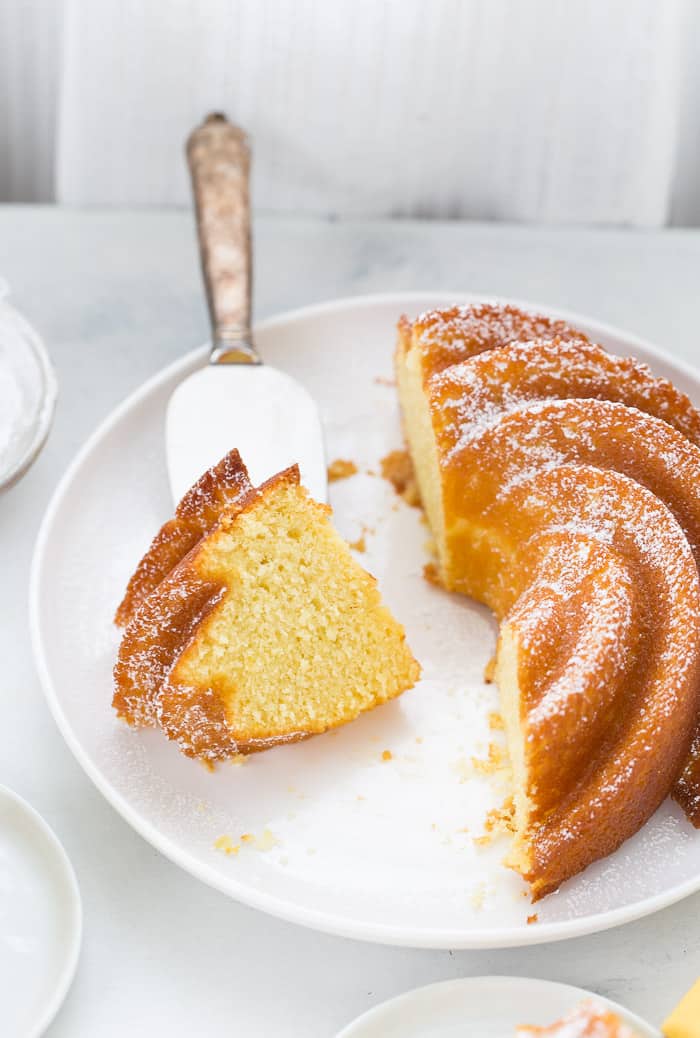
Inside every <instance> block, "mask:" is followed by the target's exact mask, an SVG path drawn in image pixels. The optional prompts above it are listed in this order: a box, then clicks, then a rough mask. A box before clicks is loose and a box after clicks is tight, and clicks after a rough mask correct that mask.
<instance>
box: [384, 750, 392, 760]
mask: <svg viewBox="0 0 700 1038" xmlns="http://www.w3.org/2000/svg"><path fill="white" fill-rule="evenodd" d="M393 756H394V755H393V753H392V752H391V750H383V751H382V760H391V759H392V758H393Z"/></svg>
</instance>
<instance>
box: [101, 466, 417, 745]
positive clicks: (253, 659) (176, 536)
mask: <svg viewBox="0 0 700 1038" xmlns="http://www.w3.org/2000/svg"><path fill="white" fill-rule="evenodd" d="M329 515H330V509H329V508H328V507H327V506H325V505H321V504H318V503H317V502H315V501H313V500H312V499H311V498H310V497H309V495H308V493H307V491H306V490H305V489H304V488H303V487H302V486H301V485H300V484H299V473H298V470H297V468H296V467H292V468H290V469H287V470H286V471H285V472H281V473H279V474H278V475H277V476H274V477H273V478H272V479H270V480H268V481H267V482H266V483H264V484H263V485H262V486H261V487H260V488H258V489H255V488H253V487H252V486H251V484H250V482H249V480H248V476H247V473H246V470H245V467H244V466H243V463H242V462H241V459H240V457H239V456H238V454H237V452H235V451H233V452H231V453H230V454H229V455H228V456H227V457H226V458H224V459H223V461H222V462H221V463H220V464H219V465H218V466H217V467H216V468H215V469H213V470H211V471H210V472H209V473H207V474H206V475H205V476H203V477H202V479H201V480H200V481H199V482H198V483H197V484H196V485H195V486H194V487H193V488H192V490H190V491H189V493H188V494H187V495H186V496H185V498H184V499H183V501H182V502H181V504H180V506H179V507H178V509H177V512H176V516H175V519H174V520H172V521H171V522H170V523H166V525H165V526H164V527H163V529H162V530H161V531H160V533H159V534H158V535H157V536H156V538H155V540H154V541H153V544H152V546H151V548H150V549H149V551H148V552H147V553H146V555H145V557H144V559H143V560H142V561H141V563H140V564H139V566H138V568H137V570H136V573H135V574H134V577H133V578H132V580H131V581H130V583H129V587H128V589H127V593H126V597H125V599H124V601H123V602H122V603H121V605H120V607H119V609H118V611H117V619H118V621H121V622H126V624H127V626H126V630H125V632H124V635H123V638H122V642H121V646H120V648H119V655H118V659H117V663H116V666H115V669H114V679H115V692H114V699H113V705H114V707H115V709H116V710H117V712H118V714H119V715H120V716H121V717H123V718H125V719H126V720H127V721H128V722H129V723H130V724H135V725H149V724H150V725H153V724H157V725H159V726H160V727H161V728H162V729H163V731H164V732H165V733H166V735H168V737H169V738H171V739H174V740H176V741H177V743H178V744H179V746H180V748H181V750H182V751H183V752H184V753H185V754H187V755H188V756H192V757H199V758H202V759H205V760H209V761H212V760H217V759H224V758H227V757H231V756H235V755H238V754H246V753H252V752H255V751H257V750H263V749H267V748H268V747H270V746H274V745H276V744H279V743H286V742H292V741H296V740H299V739H304V738H307V737H308V736H311V735H315V734H317V733H320V732H324V731H326V730H327V729H329V728H333V727H336V726H337V725H340V724H344V723H346V722H347V721H351V720H353V719H354V718H356V717H357V716H358V715H359V714H360V713H362V712H363V711H365V710H370V709H372V708H373V707H375V706H377V705H378V704H380V703H384V702H386V701H387V700H389V699H392V698H393V697H395V696H397V695H399V694H400V693H401V692H403V691H404V690H405V689H407V688H410V687H411V686H412V685H413V684H415V682H416V680H417V679H418V676H419V667H418V664H417V663H416V661H415V660H414V658H413V656H412V655H411V652H410V650H409V648H408V646H407V644H406V640H405V635H404V632H403V629H402V627H401V626H400V625H399V624H398V623H397V622H396V621H395V620H394V619H393V617H392V616H391V614H390V613H389V611H388V610H387V609H386V607H385V606H383V605H382V603H381V601H380V597H379V592H378V590H377V586H376V581H375V580H374V578H373V577H371V576H370V575H369V574H368V573H366V572H365V571H364V570H363V569H362V568H361V567H360V566H359V565H358V563H357V562H355V560H354V559H353V558H352V556H351V553H350V551H349V549H348V547H347V545H346V544H345V542H344V541H343V540H342V539H341V538H340V536H339V535H338V534H337V533H336V532H335V530H334V529H333V527H332V525H331V524H330V522H329Z"/></svg>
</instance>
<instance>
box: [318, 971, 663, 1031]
mask: <svg viewBox="0 0 700 1038" xmlns="http://www.w3.org/2000/svg"><path fill="white" fill-rule="evenodd" d="M588 998H594V999H595V1000H596V1002H597V1003H599V1004H600V1005H603V1006H606V1007H607V1008H608V1009H612V1010H613V1011H614V1012H615V1013H617V1014H618V1016H620V1017H621V1019H623V1020H624V1021H625V1023H627V1024H629V1025H630V1027H633V1028H634V1030H635V1032H636V1033H637V1034H638V1035H639V1038H661V1035H660V1033H659V1032H658V1031H657V1030H655V1028H653V1027H650V1026H649V1024H645V1023H644V1021H643V1020H640V1018H639V1017H638V1016H635V1015H634V1014H633V1013H629V1012H628V1011H627V1010H626V1009H623V1008H622V1006H618V1005H617V1004H616V1003H615V1002H611V1001H610V1000H609V999H607V998H602V997H601V996H600V995H594V994H593V993H592V992H591V991H583V990H582V988H573V987H570V986H569V985H568V984H554V983H552V982H551V981H548V980H528V979H527V978H526V977H467V978H465V979H464V980H448V981H444V982H443V983H441V984H429V985H428V986H427V987H424V988H416V989H414V990H413V991H407V992H406V994H405V995H399V996H398V998H392V999H391V1000H390V1001H389V1002H384V1003H382V1005H380V1006H376V1008H374V1009H370V1010H369V1012H368V1013H363V1014H362V1016H360V1017H358V1019H357V1020H354V1021H353V1023H351V1024H349V1026H348V1027H346V1028H344V1030H342V1031H341V1032H340V1034H339V1035H338V1038H465V1036H467V1035H472V1036H474V1038H476V1036H477V1035H478V1038H515V1028H516V1027H517V1026H518V1025H519V1024H530V1025H535V1026H540V1027H541V1026H543V1025H546V1024H553V1023H554V1021H555V1020H558V1019H560V1018H561V1017H562V1016H564V1014H565V1013H568V1012H569V1011H570V1010H571V1009H573V1008H574V1006H576V1005H578V1004H579V1003H580V1002H582V1001H584V1000H585V999H588Z"/></svg>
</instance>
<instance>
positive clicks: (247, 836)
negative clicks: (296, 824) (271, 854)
mask: <svg viewBox="0 0 700 1038" xmlns="http://www.w3.org/2000/svg"><path fill="white" fill-rule="evenodd" d="M280 842H281V841H280V840H279V839H278V838H277V837H276V836H275V834H274V833H273V832H272V830H271V829H268V828H267V826H266V827H265V828H264V829H263V831H262V832H261V833H260V835H259V836H256V835H255V833H243V834H242V836H241V843H245V844H247V846H249V847H252V848H253V850H256V851H263V852H264V851H269V850H272V848H273V847H277V846H278V844H279V843H280Z"/></svg>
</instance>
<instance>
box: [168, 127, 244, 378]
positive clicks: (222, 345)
mask: <svg viewBox="0 0 700 1038" xmlns="http://www.w3.org/2000/svg"><path fill="white" fill-rule="evenodd" d="M186 150H187V164H188V166H189V169H190V176H191V178H192V191H193V194H194V203H195V214H196V219H197V237H198V238H199V254H200V259H201V263H202V274H203V276H204V287H205V289H206V293H207V302H208V304H209V316H210V319H211V330H212V347H211V353H210V356H209V361H210V363H211V364H260V363H261V360H260V357H259V356H258V353H257V351H256V349H255V346H254V344H253V335H252V331H251V327H250V325H251V284H252V269H251V239H250V197H249V191H248V180H249V173H250V148H249V146H248V139H247V137H246V135H245V133H244V132H243V130H241V129H240V128H239V127H238V126H234V124H233V123H231V122H229V120H228V119H227V118H226V116H225V115H221V114H220V113H218V112H213V113H212V114H211V115H208V116H207V117H206V119H205V120H204V122H203V123H202V124H201V126H198V127H197V128H196V129H195V130H193V132H192V133H191V134H190V136H189V138H188V140H187V147H186Z"/></svg>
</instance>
